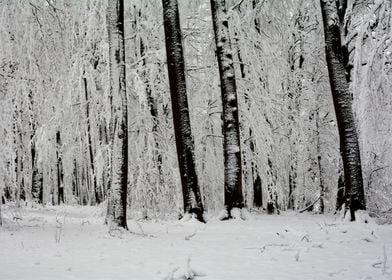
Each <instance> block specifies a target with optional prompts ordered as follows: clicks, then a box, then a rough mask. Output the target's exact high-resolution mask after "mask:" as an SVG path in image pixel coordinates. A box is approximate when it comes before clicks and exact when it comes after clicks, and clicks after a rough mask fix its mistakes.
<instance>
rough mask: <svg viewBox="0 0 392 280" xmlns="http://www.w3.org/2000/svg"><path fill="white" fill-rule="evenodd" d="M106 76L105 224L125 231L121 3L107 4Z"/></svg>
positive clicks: (117, 0)
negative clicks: (109, 148) (108, 142)
mask: <svg viewBox="0 0 392 280" xmlns="http://www.w3.org/2000/svg"><path fill="white" fill-rule="evenodd" d="M107 3H108V7H107V29H108V35H109V75H110V92H111V97H112V121H113V122H112V123H113V141H112V154H111V186H110V197H109V203H108V216H109V217H108V220H110V221H111V223H112V224H113V225H115V226H118V227H123V228H127V220H126V210H127V185H128V111H127V94H126V84H125V48H124V0H108V2H107Z"/></svg>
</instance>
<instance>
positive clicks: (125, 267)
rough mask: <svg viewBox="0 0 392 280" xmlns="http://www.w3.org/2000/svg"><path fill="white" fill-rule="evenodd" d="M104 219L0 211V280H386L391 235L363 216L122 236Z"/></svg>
mask: <svg viewBox="0 0 392 280" xmlns="http://www.w3.org/2000/svg"><path fill="white" fill-rule="evenodd" d="M104 212H105V211H104V209H97V208H93V207H70V206H67V207H47V208H40V209H32V208H29V209H22V210H17V211H16V210H12V209H10V208H7V209H3V214H4V216H5V226H4V227H3V228H0V279H9V280H13V279H40V280H43V279H206V280H207V279H212V280H220V279H221V280H230V279H233V280H234V279H235V280H238V279H244V280H263V279H268V280H273V279H293V280H296V279H300V280H307V279H309V280H312V279H317V280H321V279H339V280H342V279H344V280H348V279H353V280H354V279H355V280H359V279H374V280H382V279H392V264H391V261H390V259H392V258H391V252H392V226H391V225H377V224H376V223H374V222H373V221H371V218H369V217H368V216H367V214H366V213H361V214H360V215H359V217H360V219H358V220H359V221H358V222H353V223H351V222H346V221H344V220H342V219H340V218H338V217H335V216H331V215H326V216H324V215H311V214H296V213H291V212H290V213H285V214H283V215H279V216H276V215H271V216H270V215H266V214H252V213H251V214H248V215H249V216H250V217H251V218H250V219H248V220H243V219H234V220H229V221H219V220H218V219H217V218H211V219H210V221H209V223H207V224H202V223H199V222H197V221H196V220H195V219H194V218H189V217H188V219H184V220H182V221H181V222H179V221H176V220H172V221H161V220H149V221H145V220H139V221H136V220H129V221H128V226H129V232H125V231H118V230H115V229H112V230H109V229H108V227H107V226H105V225H103V220H104V219H103V215H104ZM237 214H238V213H237ZM365 221H366V222H365Z"/></svg>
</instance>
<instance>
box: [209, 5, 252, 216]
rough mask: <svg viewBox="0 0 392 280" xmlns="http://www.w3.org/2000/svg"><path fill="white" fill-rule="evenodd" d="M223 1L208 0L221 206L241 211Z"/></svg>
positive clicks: (231, 68)
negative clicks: (218, 113)
mask: <svg viewBox="0 0 392 280" xmlns="http://www.w3.org/2000/svg"><path fill="white" fill-rule="evenodd" d="M225 6H226V5H225V0H211V12H212V22H213V27H214V32H215V43H216V49H217V59H218V67H219V75H220V84H221V95H222V105H223V116H222V119H223V127H222V132H223V154H224V166H225V170H224V181H225V183H224V184H225V207H226V209H227V211H228V215H229V218H230V217H231V214H230V211H231V209H232V208H233V207H239V208H242V207H243V205H244V200H243V194H242V178H241V177H242V163H241V144H240V131H239V118H238V101H237V89H236V83H235V73H234V66H233V55H232V49H231V41H230V33H229V22H228V20H227V13H226V8H225Z"/></svg>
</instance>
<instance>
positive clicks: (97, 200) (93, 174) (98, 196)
mask: <svg viewBox="0 0 392 280" xmlns="http://www.w3.org/2000/svg"><path fill="white" fill-rule="evenodd" d="M83 85H84V96H85V99H86V105H85V106H86V123H87V145H88V151H89V158H90V170H91V174H90V178H92V181H93V182H92V184H93V191H94V196H95V203H97V204H99V203H101V202H102V193H101V192H100V191H99V190H98V186H97V174H96V170H95V165H94V150H93V145H92V140H91V122H90V94H89V93H90V92H89V88H88V85H87V79H86V77H83Z"/></svg>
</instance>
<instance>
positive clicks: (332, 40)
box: [320, 0, 366, 220]
mask: <svg viewBox="0 0 392 280" xmlns="http://www.w3.org/2000/svg"><path fill="white" fill-rule="evenodd" d="M320 3H321V11H322V16H323V22H324V36H325V45H326V47H325V49H326V51H325V52H326V59H327V66H328V72H329V81H330V85H331V92H332V98H333V102H334V107H335V113H336V119H337V123H338V129H339V137H340V153H341V156H342V159H343V167H344V178H345V196H346V201H347V204H346V206H348V207H349V208H350V213H351V220H355V214H354V212H355V211H356V210H359V209H365V208H366V204H365V196H364V188H363V180H362V169H361V158H360V150H359V143H358V134H357V130H356V126H355V121H354V114H353V109H352V98H351V94H350V91H349V85H348V82H347V79H346V71H345V67H344V66H345V65H344V50H343V47H342V42H341V31H340V25H339V17H338V10H337V7H336V2H335V1H329V0H328V1H327V0H320Z"/></svg>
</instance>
